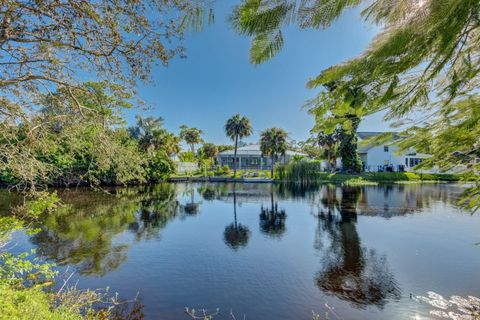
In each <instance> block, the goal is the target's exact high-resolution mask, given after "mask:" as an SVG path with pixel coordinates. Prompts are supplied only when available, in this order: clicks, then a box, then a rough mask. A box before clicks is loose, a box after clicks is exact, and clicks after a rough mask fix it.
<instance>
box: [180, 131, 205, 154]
mask: <svg viewBox="0 0 480 320" xmlns="http://www.w3.org/2000/svg"><path fill="white" fill-rule="evenodd" d="M202 133H203V131H202V130H200V129H197V128H193V127H192V128H189V127H187V126H186V125H182V126H180V138H182V139H183V140H185V142H186V143H187V144H188V145H189V146H190V150H191V151H192V153H193V154H195V145H196V144H197V143H201V142H202V141H203V139H202V137H201V135H202Z"/></svg>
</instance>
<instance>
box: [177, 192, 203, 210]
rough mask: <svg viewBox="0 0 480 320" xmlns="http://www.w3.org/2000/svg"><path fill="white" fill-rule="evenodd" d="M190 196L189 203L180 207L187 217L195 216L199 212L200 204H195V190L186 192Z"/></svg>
mask: <svg viewBox="0 0 480 320" xmlns="http://www.w3.org/2000/svg"><path fill="white" fill-rule="evenodd" d="M186 193H187V194H189V196H190V201H189V202H187V203H185V204H182V205H181V206H180V208H181V210H182V212H183V213H185V214H188V215H195V214H197V213H199V212H200V202H195V189H194V188H190V189H189V190H188V191H187V192H186Z"/></svg>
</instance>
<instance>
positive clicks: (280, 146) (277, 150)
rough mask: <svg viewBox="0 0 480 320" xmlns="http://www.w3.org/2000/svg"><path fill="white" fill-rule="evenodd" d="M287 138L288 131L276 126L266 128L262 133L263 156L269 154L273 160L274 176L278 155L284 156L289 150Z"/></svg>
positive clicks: (261, 147)
mask: <svg viewBox="0 0 480 320" xmlns="http://www.w3.org/2000/svg"><path fill="white" fill-rule="evenodd" d="M287 138H288V133H286V132H285V130H283V129H280V128H276V127H273V128H269V129H266V130H265V131H262V133H261V134H260V150H261V151H262V156H269V157H270V159H271V160H272V168H271V176H272V178H273V169H274V166H275V159H276V157H278V155H282V156H284V155H285V153H286V152H287Z"/></svg>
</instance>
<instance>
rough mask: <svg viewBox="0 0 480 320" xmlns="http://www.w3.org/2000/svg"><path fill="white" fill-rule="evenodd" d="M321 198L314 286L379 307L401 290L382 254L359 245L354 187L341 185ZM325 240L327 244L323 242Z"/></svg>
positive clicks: (358, 194)
mask: <svg viewBox="0 0 480 320" xmlns="http://www.w3.org/2000/svg"><path fill="white" fill-rule="evenodd" d="M329 192H330V195H331V197H330V198H329V200H328V201H324V204H325V207H324V208H323V210H319V214H318V230H317V235H316V240H315V245H314V246H315V248H317V249H318V250H321V251H322V267H321V269H320V270H319V271H318V273H317V275H316V276H315V283H316V284H317V286H318V287H319V288H320V290H322V291H323V292H325V293H326V294H329V295H334V296H335V297H337V298H339V299H342V300H346V301H348V302H350V303H351V304H352V305H354V306H356V307H359V308H364V307H367V306H370V305H375V306H377V307H379V308H382V307H383V306H384V305H385V304H386V303H387V302H388V301H389V300H392V299H393V300H397V299H400V296H401V292H400V289H399V288H398V286H397V283H396V281H395V278H394V275H393V273H392V272H391V271H390V269H389V267H388V264H387V261H386V257H385V256H380V255H378V254H377V253H376V251H375V250H373V249H370V250H369V249H367V248H365V247H362V246H361V242H360V237H359V235H358V233H357V230H356V218H357V214H356V211H357V206H358V203H359V200H360V198H361V194H362V193H361V190H360V189H358V188H343V189H342V196H341V197H337V194H336V192H335V197H333V193H332V190H330V191H329ZM326 243H327V244H326Z"/></svg>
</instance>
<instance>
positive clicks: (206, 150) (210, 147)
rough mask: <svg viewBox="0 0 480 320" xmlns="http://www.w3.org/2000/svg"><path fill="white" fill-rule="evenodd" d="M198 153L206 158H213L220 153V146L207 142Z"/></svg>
mask: <svg viewBox="0 0 480 320" xmlns="http://www.w3.org/2000/svg"><path fill="white" fill-rule="evenodd" d="M198 153H199V154H200V155H201V156H202V157H204V158H206V159H213V158H215V157H216V156H217V154H218V148H217V146H216V145H214V144H213V143H209V142H207V143H204V144H203V146H202V147H201V148H200V149H199V150H198Z"/></svg>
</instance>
